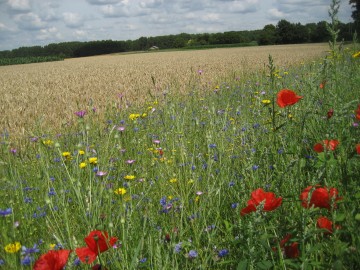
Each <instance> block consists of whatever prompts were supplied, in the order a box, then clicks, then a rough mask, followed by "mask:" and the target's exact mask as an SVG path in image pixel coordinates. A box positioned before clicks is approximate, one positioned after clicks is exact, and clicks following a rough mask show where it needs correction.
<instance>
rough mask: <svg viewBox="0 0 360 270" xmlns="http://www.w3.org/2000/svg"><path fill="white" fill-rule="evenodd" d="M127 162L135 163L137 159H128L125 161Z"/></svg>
mask: <svg viewBox="0 0 360 270" xmlns="http://www.w3.org/2000/svg"><path fill="white" fill-rule="evenodd" d="M125 162H126V163H127V164H133V163H135V159H128V160H127V161H125Z"/></svg>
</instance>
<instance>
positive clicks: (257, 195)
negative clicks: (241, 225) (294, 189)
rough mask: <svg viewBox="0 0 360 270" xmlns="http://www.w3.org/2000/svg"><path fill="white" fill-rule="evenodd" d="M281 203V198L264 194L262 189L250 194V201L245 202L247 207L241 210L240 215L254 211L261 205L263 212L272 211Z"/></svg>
mask: <svg viewBox="0 0 360 270" xmlns="http://www.w3.org/2000/svg"><path fill="white" fill-rule="evenodd" d="M281 203H282V198H281V197H279V198H276V195H275V194H274V193H272V192H265V191H264V190H263V189H262V188H258V189H257V190H255V191H253V192H252V193H251V199H250V200H249V201H248V202H247V207H245V208H243V209H242V210H241V215H242V216H244V215H246V214H249V213H251V212H255V211H256V207H257V206H258V205H260V204H263V208H262V210H263V211H272V210H275V209H276V208H278V207H279V206H280V205H281Z"/></svg>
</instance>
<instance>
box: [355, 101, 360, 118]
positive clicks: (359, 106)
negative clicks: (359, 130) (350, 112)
mask: <svg viewBox="0 0 360 270" xmlns="http://www.w3.org/2000/svg"><path fill="white" fill-rule="evenodd" d="M355 113H356V116H355V117H356V119H358V120H360V104H359V105H358V107H357V109H356V110H355Z"/></svg>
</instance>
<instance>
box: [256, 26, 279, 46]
mask: <svg viewBox="0 0 360 270" xmlns="http://www.w3.org/2000/svg"><path fill="white" fill-rule="evenodd" d="M258 42H259V45H273V44H275V43H276V27H275V25H273V24H267V25H265V26H264V28H263V30H262V31H261V34H260V37H259V41H258Z"/></svg>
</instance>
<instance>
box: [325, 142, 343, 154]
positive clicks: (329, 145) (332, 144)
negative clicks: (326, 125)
mask: <svg viewBox="0 0 360 270" xmlns="http://www.w3.org/2000/svg"><path fill="white" fill-rule="evenodd" d="M324 144H325V146H326V149H328V150H331V151H334V150H335V149H336V147H337V146H338V145H339V144H340V142H339V141H338V140H324Z"/></svg>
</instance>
